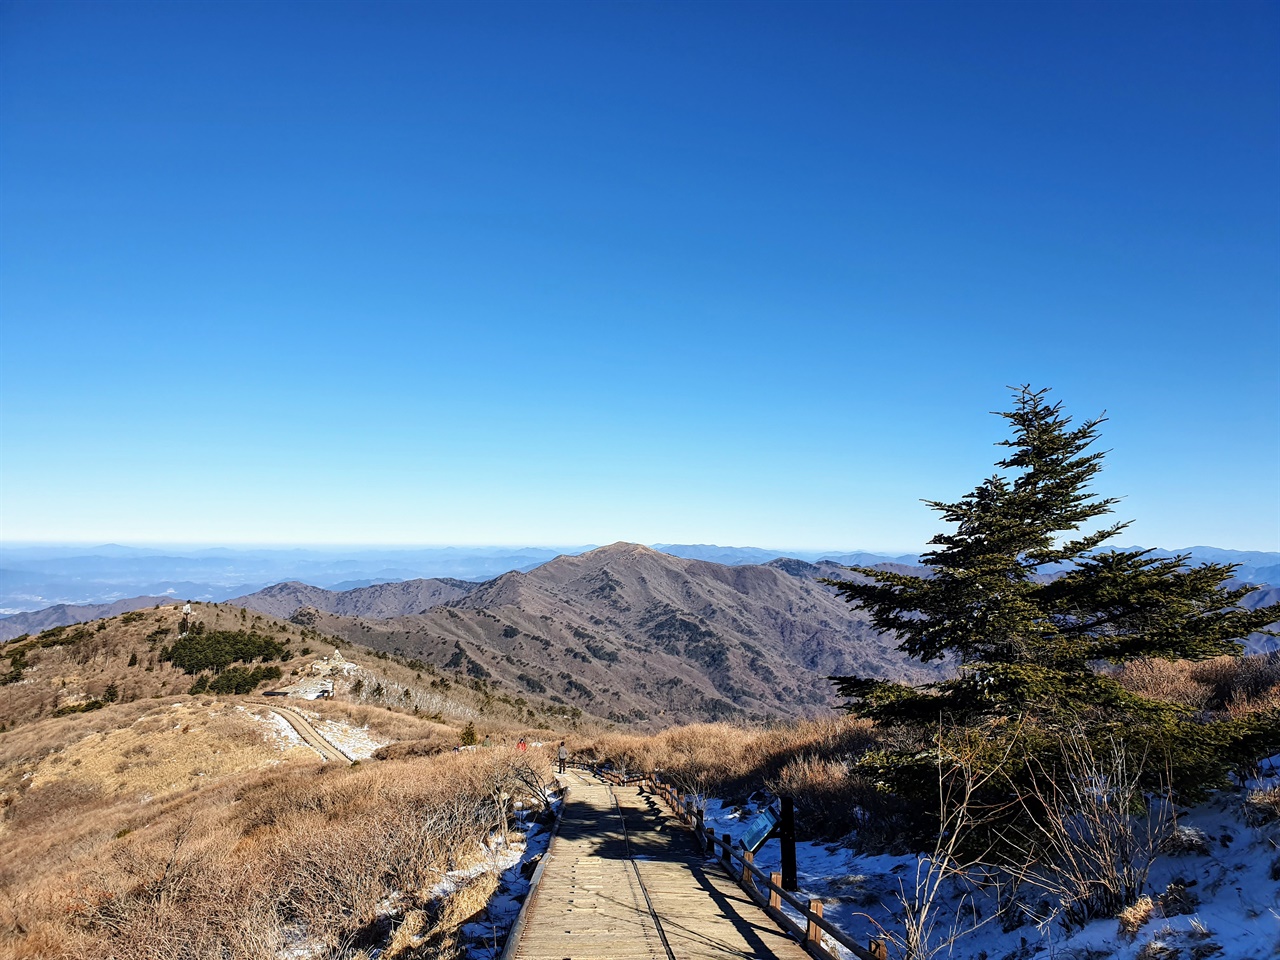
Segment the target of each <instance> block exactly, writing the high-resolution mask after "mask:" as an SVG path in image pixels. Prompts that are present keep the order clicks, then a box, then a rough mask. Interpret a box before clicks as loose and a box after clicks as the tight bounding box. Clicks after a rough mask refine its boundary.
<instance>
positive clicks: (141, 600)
mask: <svg viewBox="0 0 1280 960" xmlns="http://www.w3.org/2000/svg"><path fill="white" fill-rule="evenodd" d="M166 603H173V597H130V598H129V599H128V600H117V601H116V602H115V603H89V604H69V603H59V604H55V605H54V606H52V607H45V608H44V609H43V610H32V611H30V612H29V613H15V614H12V615H11V616H8V617H2V618H0V643H3V642H4V641H6V640H12V639H13V638H14V637H20V636H22V635H23V634H24V633H39V632H40V631H41V630H48V629H50V628H52V627H66V626H70V625H72V624H75V623H88V622H89V621H90V620H100V619H102V618H103V617H114V616H116V615H117V614H121V613H128V612H129V611H131V610H143V609H145V608H147V607H154V606H156V605H157V604H166Z"/></svg>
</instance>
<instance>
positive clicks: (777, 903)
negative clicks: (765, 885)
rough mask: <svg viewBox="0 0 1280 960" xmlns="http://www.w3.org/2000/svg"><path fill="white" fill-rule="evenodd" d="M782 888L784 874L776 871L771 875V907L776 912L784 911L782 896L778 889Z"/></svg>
mask: <svg viewBox="0 0 1280 960" xmlns="http://www.w3.org/2000/svg"><path fill="white" fill-rule="evenodd" d="M781 886H782V874H780V873H778V871H776V870H775V871H774V872H773V873H771V874H769V906H771V907H773V909H775V910H781V909H782V894H781V893H779V892H778V888H779V887H781Z"/></svg>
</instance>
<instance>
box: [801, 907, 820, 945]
mask: <svg viewBox="0 0 1280 960" xmlns="http://www.w3.org/2000/svg"><path fill="white" fill-rule="evenodd" d="M808 912H809V914H811V915H812V916H806V918H805V919H806V920H807V921H808V923H806V924H805V930H804V942H805V943H812V944H813V945H814V946H816V947H820V946H822V928H821V927H819V926H818V925H817V924H816V923H814V921H813V918H814V917H820V916H822V901H821V900H810V901H809V911H808Z"/></svg>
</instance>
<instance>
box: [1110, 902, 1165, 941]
mask: <svg viewBox="0 0 1280 960" xmlns="http://www.w3.org/2000/svg"><path fill="white" fill-rule="evenodd" d="M1155 909H1156V904H1155V901H1154V900H1152V899H1151V898H1150V897H1148V896H1141V897H1139V898H1138V900H1137V902H1136V903H1132V904H1130V905H1129V906H1127V907H1125V908H1124V909H1123V910H1121V911H1120V912H1119V913H1118V914H1117V915H1116V919H1118V920H1119V921H1120V935H1121V936H1122V937H1124V938H1125V939H1128V940H1132V939H1133V938H1134V937H1136V936H1137V935H1138V931H1139V930H1141V929H1142V927H1143V925H1144V924H1146V922H1147V921H1148V920H1150V919H1151V915H1152V914H1153V913H1154V912H1155Z"/></svg>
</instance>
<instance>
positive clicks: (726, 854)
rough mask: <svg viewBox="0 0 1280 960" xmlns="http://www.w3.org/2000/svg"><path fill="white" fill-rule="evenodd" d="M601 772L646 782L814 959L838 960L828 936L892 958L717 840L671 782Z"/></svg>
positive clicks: (866, 956)
mask: <svg viewBox="0 0 1280 960" xmlns="http://www.w3.org/2000/svg"><path fill="white" fill-rule="evenodd" d="M597 773H598V775H599V776H601V777H603V778H604V779H606V780H608V781H610V782H611V783H616V784H631V783H644V784H645V785H646V786H647V787H648V789H650V790H651V791H653V793H655V794H657V795H658V796H659V797H661V798H662V799H663V800H664V801H665V802H666V804H667V806H668V807H670V808H671V810H672V812H673V813H674V814H675V815H676V816H677V817H679V818H680V821H681V822H682V823H684V824H686V825H687V826H689V827H690V828H691V829H692V830H693V832H694V835H695V836H696V837H697V838H698V843H699V844H700V845H701V847H702V850H703V852H704V853H706V854H707V855H708V856H713V857H716V858H718V859H719V860H720V863H721V864H722V865H723V866H724V868H725V871H726V872H727V873H728V874H729V876H731V877H733V879H734V880H736V881H737V882H738V885H739V886H741V887H742V889H743V890H744V891H745V892H746V894H747V896H749V897H750V898H751V899H752V900H753V901H755V903H756V904H757V905H758V906H759V907H760V908H761V909H762V910H764V911H765V912H766V913H767V914H769V916H770V917H772V918H773V919H774V920H775V921H776V922H777V923H778V924H779V925H780V926H781V927H782V928H783V929H784V930H787V931H789V932H790V933H791V934H793V935H794V936H795V937H796V939H797V940H799V941H800V942H801V943H803V944H804V948H805V950H806V951H807V952H808V953H810V954H811V955H813V956H815V957H818V958H819V960H837V958H836V956H835V954H833V953H832V952H831V951H830V950H828V949H827V947H826V945H825V944H824V943H823V942H822V941H823V936H824V935H826V936H828V937H830V938H831V939H832V940H834V941H835V942H836V943H838V944H840V946H842V947H844V948H845V949H846V950H848V951H849V952H850V953H852V954H853V955H854V956H855V957H858V958H859V960H886V958H887V957H888V949H887V946H886V944H885V942H884V941H883V940H872V941H871V942H870V944H869V945H868V946H866V947H864V946H862V945H861V944H859V943H856V942H854V940H853V938H852V937H850V936H849V935H848V934H846V933H845V932H844V931H843V930H841V929H840V928H839V927H837V926H835V925H834V924H833V923H832V922H831V921H830V920H828V919H826V918H825V917H824V916H823V915H822V901H821V900H814V899H810V898H806V897H798V896H796V895H795V894H794V893H792V892H790V891H789V890H784V889H783V888H782V874H781V873H777V872H774V873H765V872H764V871H763V870H761V869H760V868H759V867H757V866H756V865H755V855H754V854H753V853H752V852H751V851H750V850H741V849H739V848H738V847H736V846H735V845H734V843H733V841H732V840H731V839H730V837H729V835H728V834H727V833H726V834H725V835H724V836H723V837H720V838H717V837H716V835H715V831H714V830H712V829H711V828H710V827H707V826H705V825H704V824H703V821H702V811H701V810H700V809H698V807H697V805H696V804H695V803H694V802H693V800H691V799H690V798H689V797H686V796H683V795H682V794H681V793H680V792H679V791H678V790H676V788H675V787H673V786H672V785H671V784H669V783H665V782H663V781H662V780H661V779H660V778H658V777H654V776H644V775H641V774H630V775H629V774H627V773H625V772H620V771H597ZM783 903H787V904H790V906H791V907H792V908H794V909H795V911H796V912H797V913H798V914H799V915H800V917H801V918H802V919H803V923H801V922H799V921H797V920H796V919H795V918H794V917H793V916H792V915H791V914H789V913H787V912H786V911H785V910H783V909H782V904H783Z"/></svg>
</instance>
